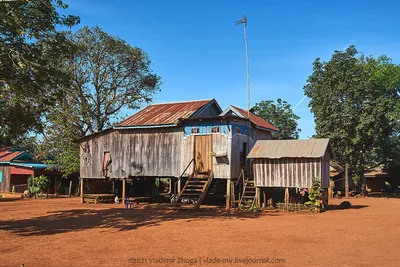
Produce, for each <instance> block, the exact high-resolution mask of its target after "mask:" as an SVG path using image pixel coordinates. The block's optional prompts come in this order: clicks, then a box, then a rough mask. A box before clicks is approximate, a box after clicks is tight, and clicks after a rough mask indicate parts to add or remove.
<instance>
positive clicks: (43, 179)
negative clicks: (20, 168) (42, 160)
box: [28, 175, 50, 197]
mask: <svg viewBox="0 0 400 267" xmlns="http://www.w3.org/2000/svg"><path fill="white" fill-rule="evenodd" d="M49 186H50V178H49V177H47V176H45V175H40V176H38V177H34V176H33V175H32V176H30V177H29V178H28V193H29V196H31V197H33V196H34V197H37V196H38V194H39V193H43V192H44V191H45V190H47V188H49Z"/></svg>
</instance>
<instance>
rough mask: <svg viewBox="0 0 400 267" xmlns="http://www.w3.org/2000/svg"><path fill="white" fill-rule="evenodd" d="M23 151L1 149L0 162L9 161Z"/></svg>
mask: <svg viewBox="0 0 400 267" xmlns="http://www.w3.org/2000/svg"><path fill="white" fill-rule="evenodd" d="M23 153H24V152H21V151H15V152H12V151H1V152H0V162H9V161H11V160H13V159H15V158H16V157H18V156H19V155H21V154H23Z"/></svg>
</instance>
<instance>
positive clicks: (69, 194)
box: [68, 180, 72, 197]
mask: <svg viewBox="0 0 400 267" xmlns="http://www.w3.org/2000/svg"><path fill="white" fill-rule="evenodd" d="M71 191H72V180H71V181H69V189H68V197H71Z"/></svg>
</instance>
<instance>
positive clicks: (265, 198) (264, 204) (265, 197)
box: [262, 188, 268, 208]
mask: <svg viewBox="0 0 400 267" xmlns="http://www.w3.org/2000/svg"><path fill="white" fill-rule="evenodd" d="M262 192H263V208H266V207H267V206H268V204H267V189H266V188H263V189H262Z"/></svg>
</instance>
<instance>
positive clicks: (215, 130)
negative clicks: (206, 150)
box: [211, 126, 220, 133]
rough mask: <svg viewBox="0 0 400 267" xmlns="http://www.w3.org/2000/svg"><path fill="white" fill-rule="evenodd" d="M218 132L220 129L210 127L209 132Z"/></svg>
mask: <svg viewBox="0 0 400 267" xmlns="http://www.w3.org/2000/svg"><path fill="white" fill-rule="evenodd" d="M219 130H220V129H219V126H215V127H212V128H211V132H212V133H219Z"/></svg>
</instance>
